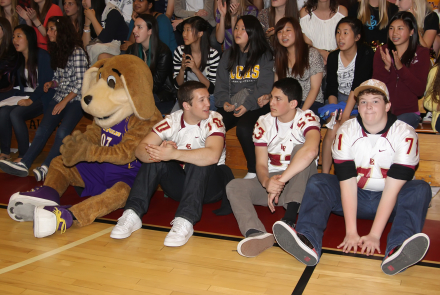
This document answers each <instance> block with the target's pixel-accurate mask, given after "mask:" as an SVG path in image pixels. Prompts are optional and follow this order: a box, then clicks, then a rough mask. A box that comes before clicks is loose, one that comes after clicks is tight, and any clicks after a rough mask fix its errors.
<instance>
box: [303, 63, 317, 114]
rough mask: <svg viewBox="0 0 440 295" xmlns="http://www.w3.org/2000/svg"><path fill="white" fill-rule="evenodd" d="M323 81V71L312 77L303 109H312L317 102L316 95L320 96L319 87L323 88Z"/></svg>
mask: <svg viewBox="0 0 440 295" xmlns="http://www.w3.org/2000/svg"><path fill="white" fill-rule="evenodd" d="M321 82H322V72H321V73H317V74H315V75H313V76H312V77H310V91H309V94H308V95H307V97H306V100H305V101H304V104H303V106H302V108H301V109H302V110H303V111H306V110H308V109H310V107H311V106H312V104H313V103H314V102H315V100H316V97H317V96H318V93H319V89H321Z"/></svg>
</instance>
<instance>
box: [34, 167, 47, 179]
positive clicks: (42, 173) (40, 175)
mask: <svg viewBox="0 0 440 295" xmlns="http://www.w3.org/2000/svg"><path fill="white" fill-rule="evenodd" d="M47 170H49V168H47V166H46V165H43V166H40V167H37V168H35V169H34V170H32V171H33V172H34V175H35V179H36V180H37V181H44V180H45V179H46V175H47Z"/></svg>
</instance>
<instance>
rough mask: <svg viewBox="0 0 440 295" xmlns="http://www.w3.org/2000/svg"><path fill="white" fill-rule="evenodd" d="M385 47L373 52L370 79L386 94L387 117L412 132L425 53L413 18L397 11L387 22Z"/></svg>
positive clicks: (426, 63) (425, 69) (422, 87)
mask: <svg viewBox="0 0 440 295" xmlns="http://www.w3.org/2000/svg"><path fill="white" fill-rule="evenodd" d="M388 34H389V35H388V43H387V45H384V46H382V47H380V50H379V49H378V50H376V54H375V55H374V64H373V79H377V80H380V81H382V82H384V83H385V84H386V85H387V87H388V91H389V93H390V101H391V113H393V114H394V115H396V116H397V118H398V119H399V120H401V121H404V122H405V123H407V124H409V125H411V126H412V127H414V128H416V127H417V126H418V124H419V122H420V113H419V107H418V98H419V97H420V96H422V95H423V93H424V92H425V88H426V80H427V78H428V72H429V68H430V66H431V63H430V59H429V49H428V48H426V47H423V46H420V45H419V33H418V27H417V21H416V19H415V17H414V15H413V14H412V13H410V12H407V11H400V12H398V13H396V14H395V15H394V17H393V18H392V19H391V23H390V27H389V31H388Z"/></svg>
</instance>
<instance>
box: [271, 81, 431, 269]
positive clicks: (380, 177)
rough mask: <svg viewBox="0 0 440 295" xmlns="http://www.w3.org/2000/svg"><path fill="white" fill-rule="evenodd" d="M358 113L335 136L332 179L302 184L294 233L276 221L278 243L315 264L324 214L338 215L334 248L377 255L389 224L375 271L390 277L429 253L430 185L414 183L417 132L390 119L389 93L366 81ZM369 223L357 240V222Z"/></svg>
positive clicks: (359, 92)
mask: <svg viewBox="0 0 440 295" xmlns="http://www.w3.org/2000/svg"><path fill="white" fill-rule="evenodd" d="M354 94H355V96H356V99H357V102H358V105H359V107H358V110H359V115H358V116H357V117H356V118H353V119H351V120H348V121H347V122H345V123H344V124H343V125H342V126H341V127H340V128H339V130H338V132H337V135H336V138H335V141H334V143H333V146H332V153H333V159H334V162H335V174H336V175H329V174H315V175H314V176H312V177H311V178H310V180H309V181H308V183H307V187H306V191H305V196H307V198H304V199H303V203H302V204H301V209H300V212H299V218H298V222H297V225H296V229H293V228H291V227H288V226H285V224H283V223H281V222H276V223H275V224H274V226H273V233H274V236H275V238H276V240H277V242H278V244H279V245H280V246H281V247H282V248H283V249H284V250H285V251H287V252H288V253H289V254H291V255H293V256H295V257H296V258H297V259H298V260H299V261H301V262H303V263H304V264H306V265H309V266H310V265H316V264H317V263H318V261H319V257H320V255H321V248H322V236H323V232H324V230H325V228H326V225H327V220H328V217H329V215H330V213H335V214H337V215H343V216H344V219H345V229H346V236H345V238H344V240H343V241H342V243H341V244H340V245H339V246H338V248H342V251H343V252H345V253H348V252H350V251H351V249H353V251H354V252H355V253H356V251H357V248H358V247H359V248H360V249H361V254H364V253H365V254H366V255H367V256H368V255H373V254H374V253H375V251H376V250H377V251H378V252H379V253H381V252H380V237H381V235H382V233H383V230H384V228H385V225H386V224H387V222H388V221H392V222H393V225H392V227H391V231H390V233H389V234H388V237H387V247H386V251H385V253H384V254H385V257H384V260H383V262H382V265H381V268H382V270H383V272H384V273H386V274H388V275H394V274H396V273H399V272H401V271H403V270H405V269H406V268H407V267H409V266H411V265H413V264H415V263H417V262H418V261H420V260H421V259H422V258H423V257H424V255H425V254H426V252H427V250H428V248H429V238H428V236H427V235H425V234H423V233H421V231H422V228H423V224H424V222H425V217H426V212H427V209H428V205H429V202H430V199H431V196H432V195H431V189H430V186H429V185H428V184H427V183H426V182H424V181H422V180H412V179H413V177H414V172H415V167H416V166H417V164H418V162H419V149H418V138H417V133H416V132H415V130H414V129H413V128H412V127H411V126H409V125H407V124H406V123H404V122H402V121H399V120H397V118H396V116H394V115H392V114H391V113H388V111H389V109H390V107H391V103H390V102H389V94H388V89H387V87H386V86H385V84H384V83H382V82H381V81H378V80H374V79H370V80H368V81H365V82H364V83H362V84H361V85H360V86H359V87H358V88H356V89H355V91H354ZM357 218H361V219H372V220H374V222H373V225H372V227H371V230H370V232H369V234H368V235H365V236H362V237H360V236H359V234H358V232H357V226H356V220H357Z"/></svg>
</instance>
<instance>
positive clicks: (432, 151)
mask: <svg viewBox="0 0 440 295" xmlns="http://www.w3.org/2000/svg"><path fill="white" fill-rule="evenodd" d="M42 118H43V116H39V117H36V118H34V119H32V120H28V121H27V122H26V123H27V126H28V129H29V138H30V141H31V142H32V139H33V138H34V136H35V132H36V130H37V128H38V125H39V123H40V122H41V120H42ZM91 123H92V119H91V117H89V116H84V117H83V118H82V119H81V121H80V122H79V124H78V125H77V126H76V128H75V130H81V131H83V132H84V131H85V130H86V127H87V125H89V124H91ZM326 131H327V129H326V128H322V129H321V138H324V135H325V133H326ZM416 131H417V134H418V136H419V151H420V162H419V166H418V168H417V170H416V175H415V176H416V179H423V180H425V181H426V182H428V183H429V184H430V185H431V186H440V153H439V152H438V150H437V148H438V144H439V143H440V136H438V133H437V132H435V131H433V130H432V128H431V124H430V123H423V124H420V125H419V128H417V129H416ZM235 134H236V129H235V127H234V128H232V129H231V130H229V131H228V132H227V133H226V164H227V165H228V166H229V167H230V168H231V169H238V170H247V167H246V159H245V157H244V154H243V150H242V149H241V145H240V143H239V142H238V139H237V136H236V135H235ZM54 138H55V133H54V134H52V135H51V137H50V138H49V140H48V142H47V144H46V146H45V147H44V151H49V150H50V148H51V147H52V144H53V141H54ZM16 147H17V142H16V140H15V137H14V136H13V139H12V148H16ZM332 169H333V168H332ZM332 172H333V170H332Z"/></svg>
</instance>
